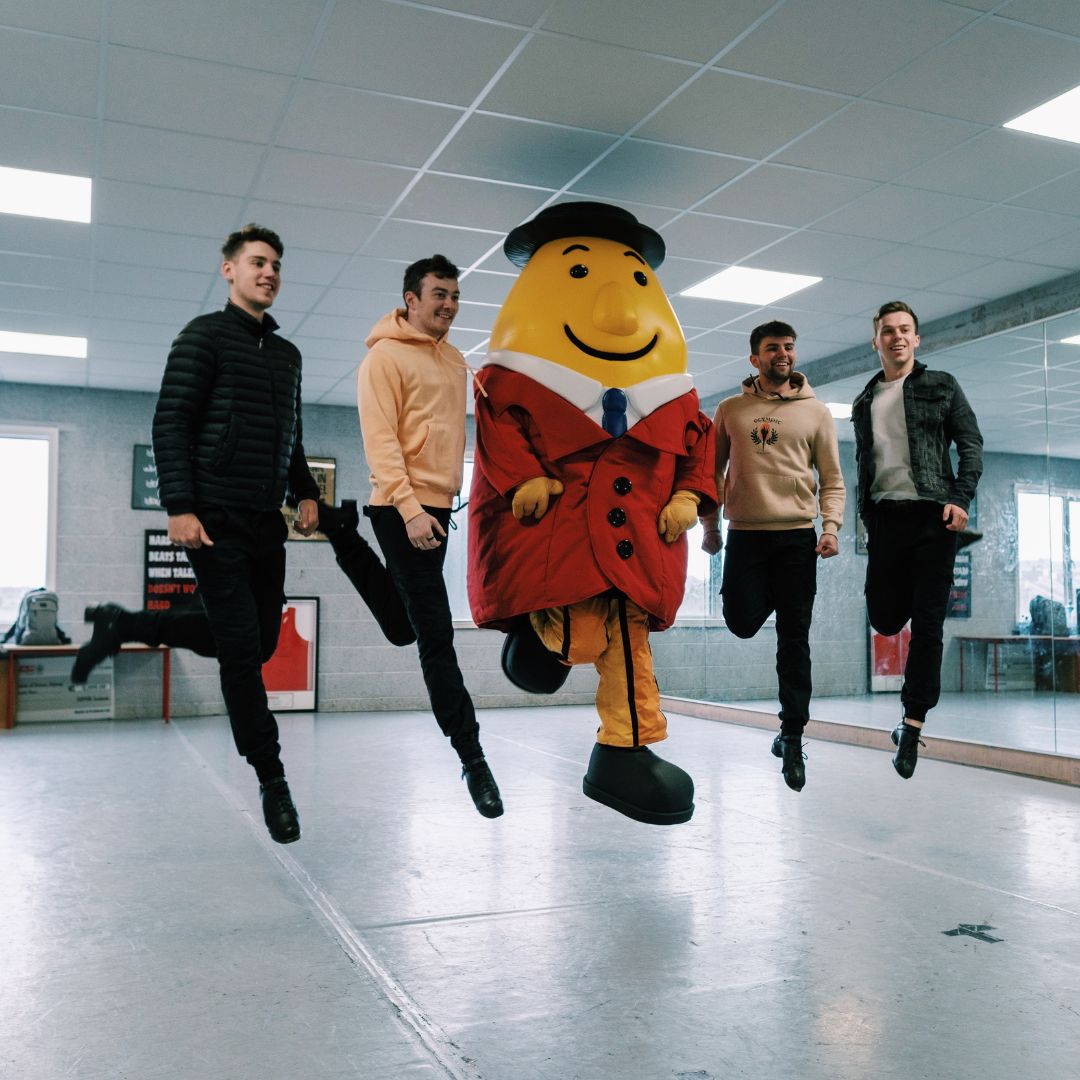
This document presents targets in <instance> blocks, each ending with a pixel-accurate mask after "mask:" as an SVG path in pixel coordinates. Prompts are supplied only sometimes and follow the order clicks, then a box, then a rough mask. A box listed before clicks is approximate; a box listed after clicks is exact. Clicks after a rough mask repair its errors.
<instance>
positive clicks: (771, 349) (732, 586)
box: [701, 322, 844, 791]
mask: <svg viewBox="0 0 1080 1080" xmlns="http://www.w3.org/2000/svg"><path fill="white" fill-rule="evenodd" d="M795 362H796V356H795V331H794V329H793V328H792V327H790V326H788V324H787V323H783V322H768V323H765V324H764V325H762V326H758V327H756V328H755V329H754V330H753V332H752V333H751V334H750V363H751V365H752V366H753V367H754V368H756V369H757V374H756V375H751V376H749V377H748V378H747V379H745V380H744V381H743V384H742V393H741V394H740V395H738V396H737V397H731V398H727V399H726V400H725V401H722V402H721V403H720V406H719V408H718V409H717V410H716V418H715V420H714V421H713V423H714V425H715V428H716V490H717V492H718V493H719V495H720V503H721V505H722V507H723V511H724V517H725V518H727V521H728V537H727V551H726V553H725V558H724V577H723V583H722V585H721V590H720V591H721V595H722V596H723V610H724V621H725V622H726V623H727V626H728V629H729V630H730V631H731V632H732V633H733V634H734V635H735V636H736V637H740V638H751V637H753V636H754V635H755V634H756V633H757V632H758V630H760V629H761V627H762V625H763V624H764V622H765V620H766V619H767V618H768V617H769V615H771V614H772V613H773V612H776V674H777V677H778V679H779V691H780V693H779V696H780V734H779V735H777V736H776V738H775V739H774V740H773V744H772V752H773V754H775V755H776V757H780V758H783V775H784V781H785V782H786V783H787V786H788V787H789V788H791V789H792V790H793V791H801V790H802V789H803V786H804V785H805V783H806V770H805V767H804V765H803V752H802V733H803V729H804V728H805V727H806V723H807V721H808V720H809V719H810V694H811V690H812V683H811V673H810V620H811V618H812V616H813V612H814V595H815V593H816V592H817V560H818V558H819V557H820V558H822V559H829V558H831V557H832V556H833V555H836V554H837V552H838V550H839V549H838V547H837V540H836V535H837V533H838V532H839V530H840V526H841V523H842V522H843V518H844V478H843V476H842V475H841V472H840V455H839V451H838V448H837V439H836V422H835V421H834V420H833V417H832V414H831V413H830V412H829V410H828V408H826V406H825V405H823V404H822V403H821V402H820V401H818V400H817V398H815V397H814V392H813V390H811V389H810V384H809V383H808V382H807V381H806V379H805V377H804V376H803V375H801V374H799V373H798V372H796V371H795ZM815 473H816V476H815ZM819 513H820V515H821V519H822V527H821V537H820V539H819V538H818V536H817V534H816V533H815V531H814V519H815V518H816V517H817V516H818V514H819ZM718 517H719V512H717V513H716V514H713V515H710V516H709V517H706V518H704V519H703V522H704V526H705V538H704V540H703V542H702V545H701V546H702V547H703V548H704V549H705V551H707V552H708V553H709V554H710V555H715V554H716V553H717V552H718V551H719V550H720V548H721V547H722V546H723V544H722V541H721V534H720V529H719V521H718Z"/></svg>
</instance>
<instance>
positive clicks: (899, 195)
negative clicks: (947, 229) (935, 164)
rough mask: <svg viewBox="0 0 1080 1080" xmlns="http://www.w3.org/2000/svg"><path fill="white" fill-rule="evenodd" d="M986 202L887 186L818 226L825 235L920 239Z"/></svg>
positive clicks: (967, 214) (981, 207) (979, 208)
mask: <svg viewBox="0 0 1080 1080" xmlns="http://www.w3.org/2000/svg"><path fill="white" fill-rule="evenodd" d="M986 206H987V203H985V202H979V201H976V200H975V199H965V198H963V197H961V196H959V195H946V194H944V193H942V192H939V191H921V190H919V189H918V188H909V187H901V186H900V185H899V184H887V185H882V186H881V187H878V188H875V189H874V190H873V191H871V192H869V193H868V194H866V195H864V196H863V197H862V198H860V199H857V200H856V201H855V202H853V203H851V204H849V205H848V206H845V207H843V208H842V209H840V210H837V211H836V212H835V213H833V214H830V215H829V216H828V217H825V218H823V219H822V220H821V221H818V222H816V223H815V225H814V228H815V229H819V230H821V231H822V232H838V233H844V234H846V235H852V236H869V237H873V238H876V239H879V240H889V239H893V238H895V237H899V236H902V237H903V238H904V240H905V242H909V241H911V240H918V239H920V238H921V237H923V236H925V235H926V234H927V233H931V232H934V231H935V230H937V229H939V228H941V227H942V226H944V225H948V224H951V223H952V222H955V221H959V220H962V219H963V218H965V217H968V216H969V215H971V214H974V213H976V212H977V211H979V210H983V209H985V208H986Z"/></svg>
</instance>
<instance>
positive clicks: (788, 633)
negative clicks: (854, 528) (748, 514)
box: [720, 529, 818, 735]
mask: <svg viewBox="0 0 1080 1080" xmlns="http://www.w3.org/2000/svg"><path fill="white" fill-rule="evenodd" d="M816 547H817V534H816V533H815V532H814V530H813V529H786V530H783V531H780V532H770V531H767V530H764V529H729V530H728V534H727V544H726V548H725V551H724V579H723V583H722V585H721V588H720V594H721V596H722V597H723V599H724V621H725V622H726V623H727V625H728V629H729V630H730V631H731V632H732V633H733V634H734V635H735V636H736V637H740V638H752V637H753V636H754V635H755V634H756V633H757V632H758V631H759V630H760V629H761V627H762V626H763V625H764V623H765V620H766V619H767V618H768V617H769V616H770V615H771V614H772V613H773V612H774V611H775V612H776V675H777V681H778V683H779V697H780V730H781V731H782V732H783V733H784V734H785V735H797V734H800V733H801V732H802V730H803V728H805V727H806V722H807V721H808V720H809V719H810V694H811V691H812V690H813V682H812V680H811V673H810V621H811V619H812V618H813V614H814V596H815V595H816V593H817V560H818V557H817V553H816V552H815V550H814V549H815V548H816Z"/></svg>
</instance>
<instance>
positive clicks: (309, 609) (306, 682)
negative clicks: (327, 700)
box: [262, 596, 319, 712]
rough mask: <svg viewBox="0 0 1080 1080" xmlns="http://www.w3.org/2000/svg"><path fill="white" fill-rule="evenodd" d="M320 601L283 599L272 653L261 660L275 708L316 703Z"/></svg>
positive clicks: (294, 709)
mask: <svg viewBox="0 0 1080 1080" xmlns="http://www.w3.org/2000/svg"><path fill="white" fill-rule="evenodd" d="M318 668H319V601H318V598H317V597H314V596H310V597H307V596H305V597H295V598H294V599H291V600H286V601H285V605H284V607H282V609H281V635H280V636H279V637H278V645H277V649H276V650H275V651H274V655H273V656H271V657H270V659H269V660H268V661H267V662H266V663H265V664H263V669H262V674H263V683H264V684H265V686H266V696H267V698H268V699H269V703H270V708H271V709H272V710H274V711H275V712H298V711H300V712H307V711H314V710H315V709H316V708H317V707H318V693H317V687H318Z"/></svg>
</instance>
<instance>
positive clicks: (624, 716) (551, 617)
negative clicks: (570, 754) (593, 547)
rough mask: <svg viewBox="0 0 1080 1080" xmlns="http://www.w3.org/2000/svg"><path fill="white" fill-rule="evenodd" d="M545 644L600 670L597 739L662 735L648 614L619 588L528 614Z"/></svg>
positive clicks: (627, 742)
mask: <svg viewBox="0 0 1080 1080" xmlns="http://www.w3.org/2000/svg"><path fill="white" fill-rule="evenodd" d="M529 618H530V620H531V622H532V626H533V629H534V630H535V631H536V634H537V636H538V637H539V638H540V640H541V641H542V642H543V643H544V645H545V646H546V647H547V648H548V649H549V650H550V651H551V652H553V653H557V654H558V655H559V656H560V657H561V658H562V659H563V660H564V661H565V662H566V663H568V664H595V665H596V670H597V671H598V672H599V673H600V685H599V686H598V687H597V688H596V711H597V712H598V713H599V714H600V728H599V730H598V732H597V736H596V739H597V742H601V743H604V744H606V745H607V746H646V745H647V744H649V743H654V742H660V741H661V739H666V738H667V717H665V716H664V714H663V713H662V712H661V711H660V688H659V687H658V686H657V685H656V676H655V675H654V674H653V660H652V649H650V648H649V616H648V615H647V614H646V613H645V612H644V611H643V610H642V609H641V608H639V607H638V606H637V604H635V603H634V602H633V601H632V600H628V599H627V598H626V597H625V596H624V595H622V594H621V593H616V594H605V595H604V596H594V597H592V599H590V600H581V601H579V602H578V603H576V604H570V605H568V606H567V607H557V608H546V609H545V610H543V611H534V612H533V613H532V614H531V615H530V616H529Z"/></svg>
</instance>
